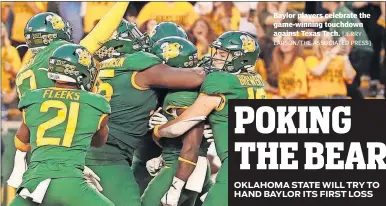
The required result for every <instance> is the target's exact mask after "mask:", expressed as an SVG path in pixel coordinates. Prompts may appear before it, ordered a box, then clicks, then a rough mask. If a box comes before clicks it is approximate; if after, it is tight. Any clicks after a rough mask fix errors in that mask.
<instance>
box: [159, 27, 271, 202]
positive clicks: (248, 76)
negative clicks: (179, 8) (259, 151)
mask: <svg viewBox="0 0 386 206" xmlns="http://www.w3.org/2000/svg"><path fill="white" fill-rule="evenodd" d="M211 47H213V48H214V53H213V54H212V55H211V57H210V62H211V64H210V67H211V69H210V70H211V71H213V72H212V73H210V74H209V75H207V77H206V79H205V81H204V83H203V84H202V86H201V90H200V93H201V94H200V95H199V97H198V98H197V100H196V101H195V102H194V103H193V105H192V106H190V107H189V108H188V109H187V110H186V111H185V112H183V113H182V114H181V115H180V116H178V117H177V118H176V119H175V120H172V121H170V122H168V123H166V124H164V125H161V126H159V125H158V126H156V127H155V128H154V131H153V134H154V139H155V140H156V141H159V138H161V137H168V138H175V137H178V136H180V135H181V134H184V133H185V132H186V131H188V130H189V129H190V128H192V127H194V126H195V125H197V124H199V123H200V122H201V121H202V120H204V119H205V118H206V117H208V118H209V123H210V126H211V128H212V130H213V135H214V140H215V145H216V151H217V154H218V156H219V157H220V159H221V162H222V166H221V168H220V170H219V172H218V175H217V178H216V183H215V185H214V186H213V187H212V188H211V189H210V190H209V193H208V195H207V196H206V199H205V201H204V204H203V205H204V206H209V205H211V206H224V205H228V139H227V138H228V101H229V99H264V98H265V91H264V84H263V80H262V78H261V76H260V75H259V74H257V73H253V72H248V71H247V69H248V68H251V67H253V66H254V65H255V62H256V60H257V58H258V55H259V51H260V48H259V46H258V45H257V43H256V41H255V40H254V38H253V37H252V36H250V35H249V34H248V33H244V32H239V31H230V32H226V33H224V34H222V35H221V36H220V37H219V38H218V39H217V40H216V41H214V42H213V43H212V44H211ZM176 181H177V182H178V183H176V184H184V182H183V181H182V180H178V179H177V180H176Z"/></svg>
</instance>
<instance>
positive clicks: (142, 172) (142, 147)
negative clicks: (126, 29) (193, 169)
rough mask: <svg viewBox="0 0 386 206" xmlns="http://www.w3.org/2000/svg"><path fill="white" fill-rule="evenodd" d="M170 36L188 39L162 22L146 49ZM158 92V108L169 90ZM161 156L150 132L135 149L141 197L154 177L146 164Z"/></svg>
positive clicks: (151, 34)
mask: <svg viewBox="0 0 386 206" xmlns="http://www.w3.org/2000/svg"><path fill="white" fill-rule="evenodd" d="M169 36H177V37H181V38H185V39H187V38H188V35H187V34H186V32H185V31H184V30H183V29H182V28H181V27H180V26H179V25H177V24H176V23H174V22H161V23H159V24H157V25H156V26H155V27H154V29H153V30H152V31H151V32H150V34H149V36H148V38H149V40H148V46H147V47H146V48H145V49H146V50H147V51H149V49H150V48H151V45H153V44H154V43H155V42H157V41H158V40H160V39H162V38H165V37H169ZM156 92H157V95H158V106H160V105H159V104H160V103H162V102H163V98H164V97H165V95H166V93H167V89H159V88H157V89H156ZM158 106H157V107H158ZM151 129H153V128H151ZM160 154H161V149H160V147H158V146H157V145H156V144H155V143H154V141H153V139H152V133H151V132H148V133H147V134H146V135H145V136H144V137H142V138H141V143H140V144H139V146H138V147H137V148H136V149H135V151H134V157H133V161H132V165H131V169H132V170H133V173H134V177H135V179H136V181H137V183H138V186H139V189H140V194H141V195H142V194H143V191H144V190H145V189H146V187H147V185H148V184H149V182H150V180H151V179H152V176H151V175H150V174H149V173H148V172H147V169H146V162H147V161H148V160H150V159H152V158H154V157H158V156H160Z"/></svg>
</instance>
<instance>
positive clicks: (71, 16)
mask: <svg viewBox="0 0 386 206" xmlns="http://www.w3.org/2000/svg"><path fill="white" fill-rule="evenodd" d="M58 4H59V5H58V6H59V15H60V16H61V17H62V18H63V19H64V20H65V21H67V22H69V23H70V26H71V28H72V35H73V37H74V43H76V44H78V43H79V42H80V40H81V39H82V37H83V25H82V17H81V6H82V2H79V1H78V2H77V1H61V2H58ZM94 13H99V12H96V10H95V11H94Z"/></svg>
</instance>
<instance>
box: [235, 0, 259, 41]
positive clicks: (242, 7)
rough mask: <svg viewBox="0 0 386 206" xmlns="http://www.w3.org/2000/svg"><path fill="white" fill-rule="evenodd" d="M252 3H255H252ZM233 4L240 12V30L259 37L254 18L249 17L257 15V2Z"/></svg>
mask: <svg viewBox="0 0 386 206" xmlns="http://www.w3.org/2000/svg"><path fill="white" fill-rule="evenodd" d="M252 3H254V4H253V5H252ZM233 4H234V5H235V7H236V8H237V10H238V11H239V12H240V24H239V30H240V31H244V32H248V33H249V34H252V35H253V36H255V37H257V29H256V26H255V25H254V24H253V23H252V18H249V17H250V16H251V17H252V16H257V14H256V8H257V2H234V3H233Z"/></svg>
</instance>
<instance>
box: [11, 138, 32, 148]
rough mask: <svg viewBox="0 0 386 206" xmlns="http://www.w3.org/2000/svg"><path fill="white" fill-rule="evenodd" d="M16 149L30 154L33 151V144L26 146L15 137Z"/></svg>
mask: <svg viewBox="0 0 386 206" xmlns="http://www.w3.org/2000/svg"><path fill="white" fill-rule="evenodd" d="M14 142H15V147H16V149H18V150H20V151H22V152H28V151H30V150H31V144H26V143H24V142H22V141H20V139H19V138H18V137H17V136H16V135H15V137H14Z"/></svg>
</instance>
